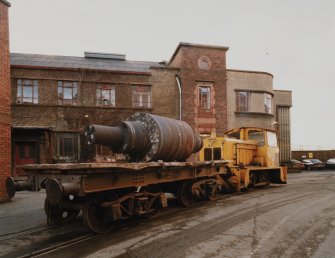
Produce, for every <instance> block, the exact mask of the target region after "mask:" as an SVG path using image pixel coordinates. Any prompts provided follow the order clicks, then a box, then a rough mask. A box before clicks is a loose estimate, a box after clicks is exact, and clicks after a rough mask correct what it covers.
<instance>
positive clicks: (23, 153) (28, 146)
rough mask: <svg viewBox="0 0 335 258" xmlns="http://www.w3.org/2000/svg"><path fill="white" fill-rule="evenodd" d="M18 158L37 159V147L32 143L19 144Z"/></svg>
mask: <svg viewBox="0 0 335 258" xmlns="http://www.w3.org/2000/svg"><path fill="white" fill-rule="evenodd" d="M17 148H18V154H19V155H18V156H19V158H20V159H35V158H36V145H35V143H32V142H25V143H17Z"/></svg>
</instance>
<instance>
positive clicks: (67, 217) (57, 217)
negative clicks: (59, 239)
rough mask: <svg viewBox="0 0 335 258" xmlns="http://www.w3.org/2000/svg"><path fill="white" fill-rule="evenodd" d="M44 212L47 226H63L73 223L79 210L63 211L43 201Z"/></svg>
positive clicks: (57, 206)
mask: <svg viewBox="0 0 335 258" xmlns="http://www.w3.org/2000/svg"><path fill="white" fill-rule="evenodd" d="M44 211H45V214H46V215H47V221H48V225H63V224H66V223H69V222H71V221H73V220H74V219H75V218H76V217H77V215H78V214H79V212H80V210H73V209H65V208H62V207H61V206H60V205H52V204H50V203H49V202H48V200H47V199H45V201H44Z"/></svg>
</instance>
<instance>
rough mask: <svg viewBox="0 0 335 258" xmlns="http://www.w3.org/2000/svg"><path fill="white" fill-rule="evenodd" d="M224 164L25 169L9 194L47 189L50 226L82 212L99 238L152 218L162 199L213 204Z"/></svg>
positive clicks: (224, 172) (12, 182)
mask: <svg viewBox="0 0 335 258" xmlns="http://www.w3.org/2000/svg"><path fill="white" fill-rule="evenodd" d="M226 164H227V162H226V161H216V162H210V161H197V162H143V163H79V164H78V163H77V164H41V165H26V166H22V168H23V169H24V170H25V171H27V173H28V177H27V179H26V180H25V181H15V180H13V179H12V178H8V179H7V182H6V186H7V191H8V193H9V194H10V195H12V196H14V194H15V191H21V190H30V191H39V190H40V189H46V201H45V207H44V208H45V212H46V214H47V221H48V224H63V223H67V222H69V221H72V220H73V219H74V218H76V216H77V215H78V213H79V212H80V211H82V213H83V221H84V224H86V225H87V226H88V227H89V228H90V229H91V230H93V231H94V232H97V233H103V232H108V231H110V230H111V229H112V228H113V227H114V226H115V224H116V223H117V222H118V221H121V220H124V219H128V218H131V217H134V216H143V217H153V216H155V215H156V214H157V213H158V212H159V210H160V209H162V208H164V207H166V206H167V205H168V204H167V197H166V194H165V193H172V194H174V195H175V196H176V197H177V199H178V202H179V203H180V204H181V205H183V206H190V205H192V204H193V203H194V202H195V201H196V200H214V199H215V198H216V195H217V193H218V192H219V191H220V189H221V186H223V185H224V184H225V183H224V181H225V180H227V174H229V173H228V171H227V169H226V166H225V165H226Z"/></svg>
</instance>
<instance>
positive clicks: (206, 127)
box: [170, 44, 227, 134]
mask: <svg viewBox="0 0 335 258" xmlns="http://www.w3.org/2000/svg"><path fill="white" fill-rule="evenodd" d="M226 51H227V48H224V47H222V48H219V47H212V46H199V45H187V44H186V45H182V44H181V45H180V47H179V48H178V49H177V53H176V55H175V56H174V58H173V60H172V61H171V64H170V65H171V66H173V67H178V68H180V78H181V82H182V99H183V101H182V120H184V121H186V122H187V123H189V124H190V125H191V127H192V128H194V129H195V131H196V132H198V133H211V132H216V133H217V134H220V133H223V132H224V131H226V130H227V80H226V77H227V75H226ZM201 57H206V58H208V59H209V60H210V68H209V69H208V70H202V69H200V68H199V66H198V60H199V58H201ZM199 86H210V87H211V108H210V110H201V109H200V108H199V101H198V99H199V96H198V87H199Z"/></svg>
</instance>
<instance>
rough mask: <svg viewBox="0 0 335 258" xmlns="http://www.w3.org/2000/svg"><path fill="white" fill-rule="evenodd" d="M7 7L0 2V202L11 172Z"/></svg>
mask: <svg viewBox="0 0 335 258" xmlns="http://www.w3.org/2000/svg"><path fill="white" fill-rule="evenodd" d="M9 6H10V5H9V3H8V2H7V1H2V0H1V1H0V92H1V94H0V143H1V145H0V202H1V201H5V200H8V198H7V193H6V190H5V180H6V178H7V177H8V176H10V172H11V109H10V79H9V74H10V62H9V31H8V7H9Z"/></svg>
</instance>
